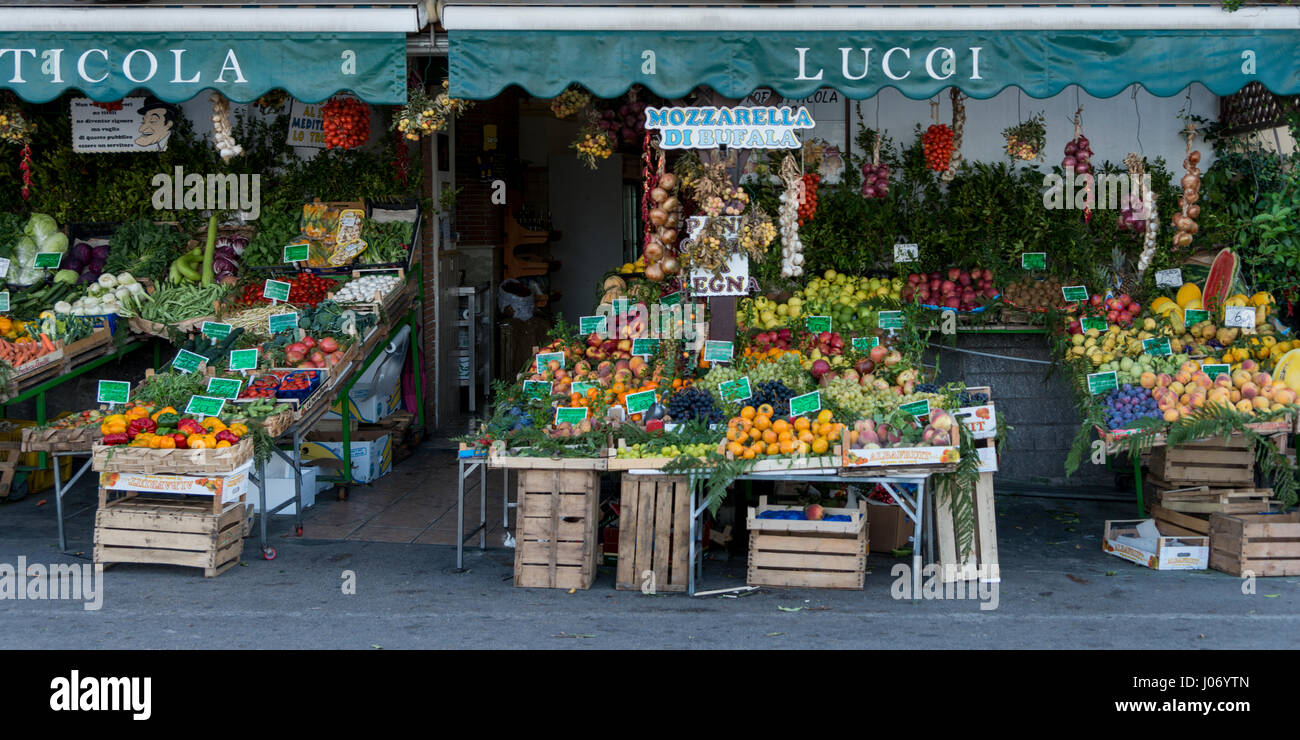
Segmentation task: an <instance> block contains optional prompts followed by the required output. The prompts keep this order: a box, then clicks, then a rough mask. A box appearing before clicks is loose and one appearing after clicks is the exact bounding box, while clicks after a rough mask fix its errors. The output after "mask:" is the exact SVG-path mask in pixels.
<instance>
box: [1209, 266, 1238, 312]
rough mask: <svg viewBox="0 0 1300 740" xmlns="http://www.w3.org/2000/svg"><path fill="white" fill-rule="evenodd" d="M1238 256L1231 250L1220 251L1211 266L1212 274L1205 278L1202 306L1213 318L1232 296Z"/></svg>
mask: <svg viewBox="0 0 1300 740" xmlns="http://www.w3.org/2000/svg"><path fill="white" fill-rule="evenodd" d="M1237 267H1238V262H1237V255H1235V254H1233V253H1232V250H1231V249H1224V250H1220V252H1219V253H1218V254H1217V255H1215V257H1214V262H1213V263H1211V264H1210V274H1209V275H1206V276H1205V287H1204V288H1202V289H1201V305H1202V306H1204V307H1205V310H1206V311H1209V312H1210V315H1211V316H1214V315H1215V312H1216V311H1218V310H1219V309H1221V308H1223V302H1224V301H1226V300H1227V299H1228V296H1230V295H1232V284H1233V283H1234V282H1236V281H1237Z"/></svg>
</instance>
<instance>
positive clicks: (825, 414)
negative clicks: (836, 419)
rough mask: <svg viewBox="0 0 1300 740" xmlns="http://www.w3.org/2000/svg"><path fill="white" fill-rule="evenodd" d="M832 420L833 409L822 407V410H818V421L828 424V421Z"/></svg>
mask: <svg viewBox="0 0 1300 740" xmlns="http://www.w3.org/2000/svg"><path fill="white" fill-rule="evenodd" d="M830 420H831V410H830V409H822V410H821V411H819V412H817V421H820V422H821V423H823V424H826V423H829V422H830Z"/></svg>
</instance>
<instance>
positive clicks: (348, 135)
mask: <svg viewBox="0 0 1300 740" xmlns="http://www.w3.org/2000/svg"><path fill="white" fill-rule="evenodd" d="M320 111H321V119H322V120H321V125H322V127H323V128H324V130H325V146H326V148H329V149H334V148H340V149H352V148H355V147H359V146H361V145H362V144H365V143H366V142H367V141H370V108H369V107H367V106H366V104H365V103H363V102H361V101H360V100H357V99H356V98H348V97H337V98H332V99H331V100H330V101H329V102H328V103H326V104H325V105H322V106H321V109H320Z"/></svg>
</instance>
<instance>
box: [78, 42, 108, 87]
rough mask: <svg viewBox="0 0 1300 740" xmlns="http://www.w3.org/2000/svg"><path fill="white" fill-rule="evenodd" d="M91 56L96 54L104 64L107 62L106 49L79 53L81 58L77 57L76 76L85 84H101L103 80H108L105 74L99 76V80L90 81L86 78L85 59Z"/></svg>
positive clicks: (87, 50)
mask: <svg viewBox="0 0 1300 740" xmlns="http://www.w3.org/2000/svg"><path fill="white" fill-rule="evenodd" d="M91 54H98V55H100V56H102V57H104V61H105V62H107V61H108V49H86V50H85V51H83V52H81V56H79V57H77V74H78V75H80V76H81V79H83V80H85V81H86V82H103V81H104V80H107V79H108V73H107V72H105V73H104V74H102V75H100V77H99V79H97V80H92V79H90V77H88V76H86V57H88V56H90V55H91Z"/></svg>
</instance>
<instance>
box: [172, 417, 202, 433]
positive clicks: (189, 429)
mask: <svg viewBox="0 0 1300 740" xmlns="http://www.w3.org/2000/svg"><path fill="white" fill-rule="evenodd" d="M176 428H177V429H179V430H181V431H182V432H185V433H186V434H204V433H205V432H207V430H206V429H204V428H203V427H202V426H201V425H199V423H198V422H197V421H195V420H193V419H181V420H180V421H178V422H176Z"/></svg>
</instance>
